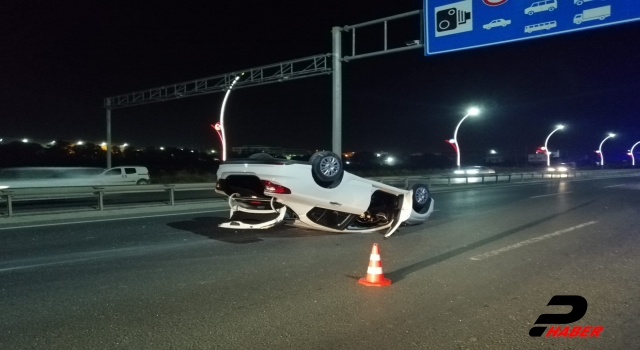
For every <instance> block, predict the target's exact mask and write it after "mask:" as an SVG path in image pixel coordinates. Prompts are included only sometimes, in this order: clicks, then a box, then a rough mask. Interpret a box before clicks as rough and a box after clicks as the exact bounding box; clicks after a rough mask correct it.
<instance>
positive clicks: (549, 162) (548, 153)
mask: <svg viewBox="0 0 640 350" xmlns="http://www.w3.org/2000/svg"><path fill="white" fill-rule="evenodd" d="M562 129H564V125H558V126H556V129H555V130H553V131H552V132H551V134H549V136H547V139H546V140H545V141H544V150H545V151H544V152H545V153H546V154H547V166H551V152H549V147H547V143H548V142H549V138H550V137H551V135H553V133H554V132H556V131H558V130H562Z"/></svg>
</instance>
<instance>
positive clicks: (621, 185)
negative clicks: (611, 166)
mask: <svg viewBox="0 0 640 350" xmlns="http://www.w3.org/2000/svg"><path fill="white" fill-rule="evenodd" d="M624 185H626V184H622V185H613V186H605V187H603V188H611V187H620V186H624Z"/></svg>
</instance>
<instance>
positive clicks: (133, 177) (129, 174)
mask: <svg viewBox="0 0 640 350" xmlns="http://www.w3.org/2000/svg"><path fill="white" fill-rule="evenodd" d="M139 178H140V176H138V172H137V171H136V168H124V180H123V181H122V182H123V183H124V184H126V185H135V184H136V182H137V181H138V179H139Z"/></svg>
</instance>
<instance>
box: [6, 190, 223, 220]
mask: <svg viewBox="0 0 640 350" xmlns="http://www.w3.org/2000/svg"><path fill="white" fill-rule="evenodd" d="M214 189H215V184H214V183H211V184H170V185H140V186H90V187H89V186H78V187H76V186H69V187H41V188H16V189H12V190H11V189H9V190H0V198H2V199H4V200H5V201H6V203H7V204H6V205H7V216H8V217H11V216H13V203H14V202H15V201H18V200H19V201H44V200H55V199H74V198H95V199H96V200H97V204H98V209H99V210H100V211H104V198H105V196H109V195H114V194H140V193H158V192H159V193H162V192H165V193H167V195H168V197H167V199H168V204H169V205H170V206H175V192H184V191H212V190H214Z"/></svg>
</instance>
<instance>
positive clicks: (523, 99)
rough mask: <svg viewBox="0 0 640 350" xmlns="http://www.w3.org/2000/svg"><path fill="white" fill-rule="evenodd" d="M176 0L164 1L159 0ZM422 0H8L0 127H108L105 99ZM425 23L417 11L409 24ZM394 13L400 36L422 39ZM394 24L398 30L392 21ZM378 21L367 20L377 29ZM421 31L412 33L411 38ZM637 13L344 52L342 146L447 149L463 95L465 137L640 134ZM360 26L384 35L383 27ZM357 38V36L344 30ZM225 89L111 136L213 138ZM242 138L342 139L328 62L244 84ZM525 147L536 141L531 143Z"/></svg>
mask: <svg viewBox="0 0 640 350" xmlns="http://www.w3.org/2000/svg"><path fill="white" fill-rule="evenodd" d="M163 4H166V5H163ZM421 7H422V2H421V1H415V0H411V1H407V0H394V1H384V2H383V1H377V2H371V1H333V0H325V1H322V2H310V1H290V0H286V1H228V2H223V1H206V2H205V1H202V2H188V1H180V2H178V1H174V2H171V3H164V2H163V3H162V4H161V3H159V2H144V3H143V2H131V1H122V2H119V1H109V2H103V3H102V4H97V3H96V2H91V1H89V2H87V1H85V2H80V1H62V2H51V1H31V2H26V1H4V2H3V3H2V4H1V5H0V45H1V46H0V47H1V48H2V51H1V53H0V67H2V75H1V79H0V89H1V91H2V92H1V94H0V121H1V123H2V124H1V125H2V126H1V127H0V138H2V137H5V138H8V137H19V138H22V137H29V138H33V139H51V140H53V139H57V138H65V139H68V140H76V139H83V140H88V141H96V142H101V141H103V140H104V139H105V134H106V127H105V112H104V109H103V108H102V104H103V100H102V99H103V98H104V97H106V96H112V95H117V94H122V93H128V92H131V91H136V90H141V89H146V88H152V87H156V86H161V85H165V84H170V83H176V82H180V81H185V80H190V79H195V78H201V77H206V76H212V75H217V74H222V73H226V72H231V71H237V70H241V69H245V68H251V67H256V66H261V65H265V64H272V63H277V62H280V61H286V60H291V59H295V58H301V57H306V56H311V55H316V54H321V53H329V52H330V51H331V27H333V26H344V25H349V24H357V23H360V22H364V21H368V20H373V19H377V18H381V17H385V16H390V15H394V14H399V13H403V12H407V11H412V10H417V9H420V8H421ZM414 22H415V23H414ZM394 25H395V24H394V22H391V23H390V25H389V29H390V32H391V33H392V36H391V37H390V45H392V46H396V47H397V46H404V42H405V41H406V40H410V39H418V35H419V28H418V22H417V17H416V20H415V21H413V22H412V21H411V20H409V21H404V22H402V23H401V22H398V24H397V25H396V26H395V27H394ZM394 30H398V31H397V32H394ZM381 32H382V27H376V28H375V29H372V30H364V29H363V30H362V31H359V32H358V34H360V33H362V35H363V36H364V35H365V34H369V33H371V34H380V33H381ZM412 36H413V37H412ZM639 37H640V24H639V23H638V22H636V23H632V24H626V25H618V26H611V27H607V28H599V29H593V30H588V31H584V32H580V33H573V34H565V35H559V36H555V37H550V38H542V39H536V40H528V41H523V42H519V43H512V44H505V45H499V46H492V47H487V48H482V49H473V50H467V51H461V52H457V53H448V54H442V55H436V56H431V57H425V56H424V55H423V52H422V50H419V49H418V50H413V51H408V52H405V53H399V54H391V55H386V56H380V57H375V58H368V59H363V60H357V61H353V62H349V63H346V64H343V72H344V75H343V79H344V82H343V89H344V95H343V98H344V102H343V104H344V109H343V116H344V124H343V130H344V134H343V150H344V151H360V150H371V151H380V150H385V151H402V152H418V151H432V152H439V151H443V150H447V148H448V147H450V146H448V145H447V144H446V143H445V142H444V140H445V139H449V138H451V137H452V136H453V130H454V128H455V125H456V124H457V122H458V121H459V120H460V118H461V117H462V116H464V112H465V109H466V108H467V107H468V106H472V105H477V106H479V107H480V108H482V111H483V113H482V115H481V117H479V118H477V119H469V120H467V121H465V123H464V124H463V126H462V127H461V129H460V132H459V135H458V137H459V140H460V142H461V146H462V147H463V152H464V150H465V149H466V150H470V149H471V148H473V149H474V150H476V151H487V150H489V149H496V150H498V151H499V152H518V153H523V154H524V152H527V151H533V150H534V149H535V147H536V146H539V145H541V144H542V143H543V142H544V138H545V137H546V135H547V134H548V133H549V132H550V131H551V130H553V126H554V125H555V124H558V123H564V124H566V125H567V127H568V128H567V129H566V130H565V131H563V132H559V133H557V134H556V135H554V136H553V138H552V142H551V143H550V145H551V148H552V149H553V148H560V149H563V150H567V151H569V152H570V153H573V154H583V153H584V154H587V153H589V152H592V151H593V150H595V149H597V146H598V144H599V142H600V141H601V140H602V139H603V138H604V137H605V136H606V133H607V132H616V133H618V134H619V137H616V139H614V140H611V141H607V144H606V146H605V147H608V151H609V152H614V151H615V152H618V153H619V154H624V152H625V151H626V150H627V149H629V148H630V146H631V145H632V144H633V143H635V142H637V141H640V122H639V119H640V117H639V116H640V112H639V111H640V108H639V107H640V45H638V38H639ZM368 38H369V39H365V38H364V37H362V39H359V40H362V45H363V48H365V47H375V48H381V40H382V36H381V35H379V36H375V37H374V36H373V35H369V36H368ZM343 43H344V50H345V52H350V36H347V35H345V36H344V37H343ZM222 99H223V94H222V93H217V94H210V95H204V96H200V97H191V98H186V99H183V100H176V101H169V102H164V103H157V104H150V105H144V106H138V107H132V108H124V109H116V110H114V112H113V140H114V142H128V143H129V144H133V145H137V146H148V145H156V146H160V145H164V146H182V147H195V148H214V147H218V145H219V141H218V139H217V137H216V136H215V134H214V133H213V130H212V129H211V128H210V127H209V124H211V123H214V122H215V121H217V120H218V114H219V109H220V106H221V103H222ZM226 115H227V118H228V119H227V124H226V127H227V132H228V140H229V142H230V144H231V145H233V146H239V145H245V144H264V145H271V146H283V147H291V148H307V149H323V148H324V149H330V148H331V76H330V75H327V76H320V77H314V78H309V79H303V80H298V81H294V82H287V83H283V84H272V85H266V86H262V87H254V88H250V89H240V90H237V91H234V92H233V93H232V94H231V97H230V99H229V104H228V109H227V114H226ZM529 153H530V152H529Z"/></svg>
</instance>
